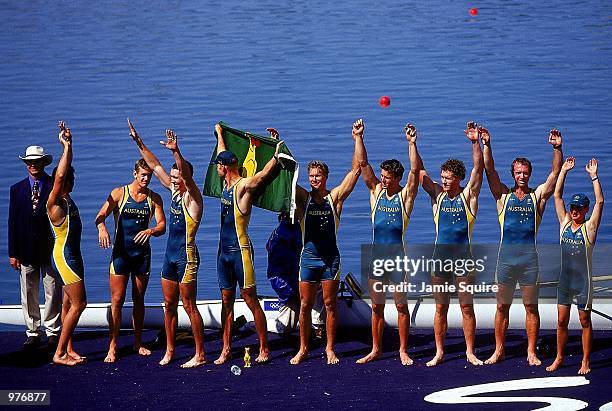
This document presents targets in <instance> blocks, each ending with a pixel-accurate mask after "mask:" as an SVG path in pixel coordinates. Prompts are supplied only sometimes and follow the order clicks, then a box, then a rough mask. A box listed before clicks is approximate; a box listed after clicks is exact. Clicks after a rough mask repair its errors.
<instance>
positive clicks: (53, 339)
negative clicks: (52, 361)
mask: <svg viewBox="0 0 612 411" xmlns="http://www.w3.org/2000/svg"><path fill="white" fill-rule="evenodd" d="M58 342H59V338H58V336H57V335H50V336H48V337H47V345H48V346H49V347H53V348H56V347H57V343H58Z"/></svg>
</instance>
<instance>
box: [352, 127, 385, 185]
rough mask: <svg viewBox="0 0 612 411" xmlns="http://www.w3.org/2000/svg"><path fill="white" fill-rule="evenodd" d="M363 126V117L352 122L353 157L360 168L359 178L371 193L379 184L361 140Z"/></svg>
mask: <svg viewBox="0 0 612 411" xmlns="http://www.w3.org/2000/svg"><path fill="white" fill-rule="evenodd" d="M364 128H365V125H364V123H363V119H359V120H357V121H355V122H354V123H353V131H352V134H353V140H355V159H356V160H357V162H358V163H359V167H360V168H361V178H363V181H364V183H365V185H366V187H368V190H370V193H372V192H374V190H376V186H378V184H380V180H379V179H378V178H377V177H376V174H375V173H374V170H373V169H372V166H371V165H370V163H369V162H368V152H367V151H366V148H365V144H364V142H363V130H364Z"/></svg>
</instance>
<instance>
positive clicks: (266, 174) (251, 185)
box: [243, 140, 285, 194]
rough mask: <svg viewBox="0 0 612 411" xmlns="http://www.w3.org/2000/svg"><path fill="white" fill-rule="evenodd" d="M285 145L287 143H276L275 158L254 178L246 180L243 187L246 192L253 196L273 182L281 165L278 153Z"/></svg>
mask: <svg viewBox="0 0 612 411" xmlns="http://www.w3.org/2000/svg"><path fill="white" fill-rule="evenodd" d="M284 143H285V142H284V141H283V140H280V141H279V142H278V143H276V150H275V151H274V156H273V157H272V158H271V159H270V160H268V162H267V163H266V165H265V166H264V168H262V169H261V171H258V172H257V173H255V175H254V176H253V177H249V178H246V179H245V180H244V184H243V187H244V189H245V191H246V192H248V193H251V194H252V193H254V192H256V191H257V190H259V189H260V188H262V187H265V186H266V185H267V184H268V183H269V182H270V181H271V179H272V177H273V176H274V171H276V169H277V168H278V166H279V164H280V163H279V161H278V153H279V152H280V148H281V146H282V145H283V144H284Z"/></svg>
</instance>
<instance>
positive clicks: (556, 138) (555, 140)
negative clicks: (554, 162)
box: [548, 128, 563, 148]
mask: <svg viewBox="0 0 612 411" xmlns="http://www.w3.org/2000/svg"><path fill="white" fill-rule="evenodd" d="M548 143H549V144H551V145H552V146H553V147H554V148H557V147H560V146H561V144H562V143H563V139H562V138H561V132H560V131H559V130H557V129H554V128H553V129H552V130H550V134H549V135H548Z"/></svg>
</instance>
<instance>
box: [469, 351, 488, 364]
mask: <svg viewBox="0 0 612 411" xmlns="http://www.w3.org/2000/svg"><path fill="white" fill-rule="evenodd" d="M465 355H466V357H467V361H468V362H469V363H470V364H472V365H483V364H484V363H483V362H482V361H481V360H479V359H478V357H476V356H475V355H474V354H472V353H465Z"/></svg>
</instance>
